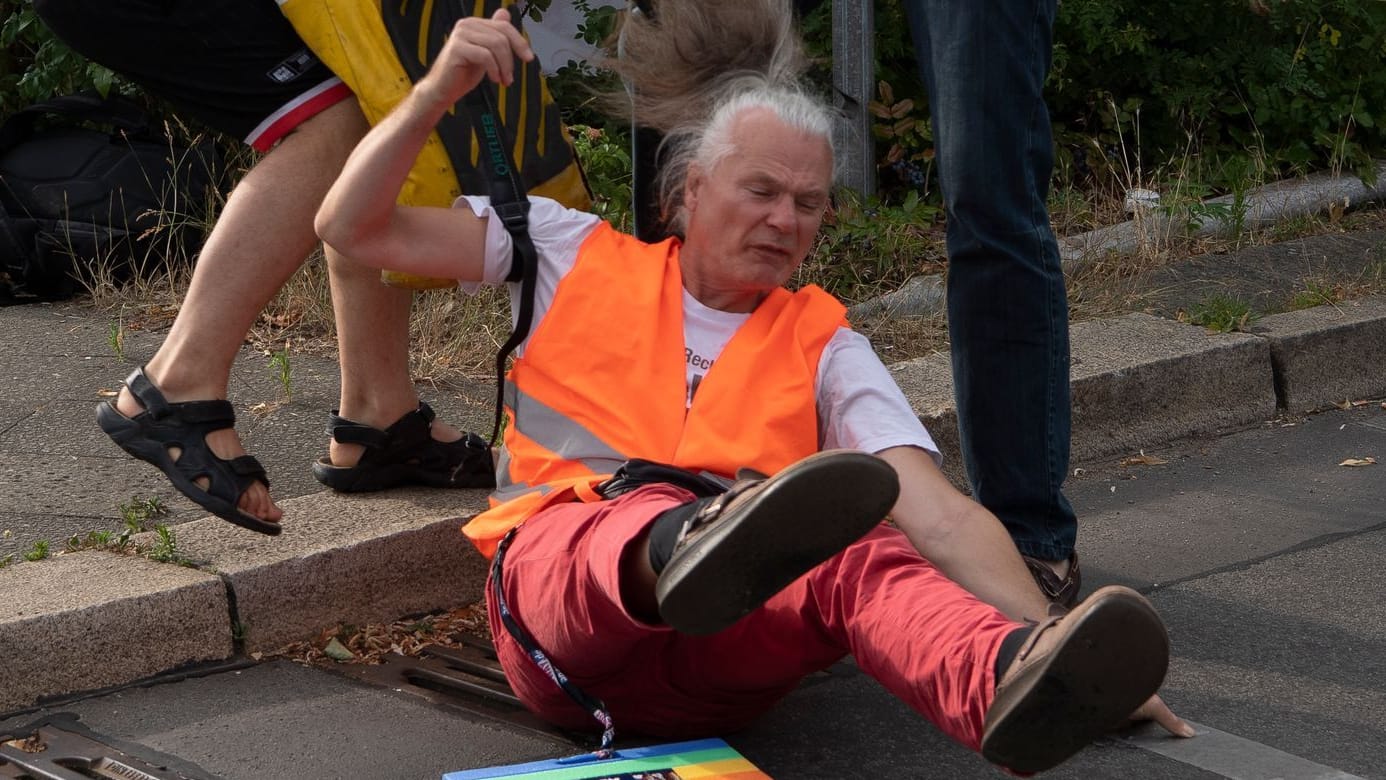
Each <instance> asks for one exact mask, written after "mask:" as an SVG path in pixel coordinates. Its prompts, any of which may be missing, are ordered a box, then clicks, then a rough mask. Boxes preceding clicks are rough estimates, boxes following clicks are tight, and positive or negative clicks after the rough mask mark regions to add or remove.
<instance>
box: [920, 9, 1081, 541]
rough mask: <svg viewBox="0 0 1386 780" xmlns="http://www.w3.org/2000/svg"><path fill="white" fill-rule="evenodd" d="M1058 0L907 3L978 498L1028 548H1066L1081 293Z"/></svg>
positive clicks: (962, 418)
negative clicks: (1058, 103) (1065, 251)
mask: <svg viewBox="0 0 1386 780" xmlns="http://www.w3.org/2000/svg"><path fill="white" fill-rule="evenodd" d="M1056 5H1057V3H1056V0H905V7H906V12H907V14H908V15H909V21H910V32H911V34H912V35H913V37H914V43H915V49H916V51H917V53H918V58H919V69H920V74H921V76H922V77H923V80H924V84H925V86H926V88H927V89H928V91H929V110H930V115H931V118H932V120H933V130H934V145H935V149H936V153H937V156H936V158H935V159H936V162H937V164H938V171H939V178H940V185H941V188H942V191H943V200H944V206H945V207H946V209H947V214H948V326H949V333H950V337H951V340H952V357H953V385H954V393H955V395H956V397H957V405H958V427H959V430H960V434H961V439H962V452H963V462H964V465H965V466H966V468H967V476H968V480H969V481H970V482H971V485H972V491H973V495H974V496H976V498H977V500H978V501H980V502H981V503H982V505H983V506H985V507H987V509H989V510H991V511H992V512H993V513H995V514H996V515H997V516H998V517H999V518H1000V519H1001V522H1002V523H1004V524H1005V526H1006V529H1007V530H1008V531H1010V534H1011V536H1012V538H1014V539H1015V542H1016V546H1017V547H1019V548H1020V551H1021V552H1022V553H1024V554H1026V555H1030V556H1034V557H1036V558H1044V559H1051V560H1055V559H1061V558H1066V557H1068V555H1069V554H1070V553H1071V552H1072V551H1073V544H1074V539H1075V537H1076V535H1077V520H1076V518H1075V516H1074V513H1073V507H1072V506H1071V505H1070V504H1069V502H1068V499H1066V498H1065V497H1064V495H1063V491H1062V487H1063V481H1064V477H1065V476H1066V474H1067V472H1068V458H1069V414H1070V410H1069V384H1068V383H1069V355H1068V299H1067V296H1066V293H1065V291H1064V276H1063V270H1062V268H1060V265H1059V251H1058V245H1057V244H1056V243H1055V240H1054V234H1053V231H1052V230H1051V229H1050V226H1049V213H1048V210H1047V208H1046V199H1047V198H1048V193H1049V177H1050V174H1051V172H1052V169H1053V164H1054V144H1053V138H1052V137H1051V134H1050V126H1049V112H1048V109H1047V108H1046V107H1045V104H1044V96H1043V94H1042V91H1043V87H1044V80H1045V77H1046V75H1047V73H1048V71H1049V65H1050V54H1051V46H1052V37H1053V24H1054V14H1055V11H1056Z"/></svg>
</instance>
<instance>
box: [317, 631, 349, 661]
mask: <svg viewBox="0 0 1386 780" xmlns="http://www.w3.org/2000/svg"><path fill="white" fill-rule="evenodd" d="M322 652H323V654H324V655H326V656H327V657H328V658H331V659H332V660H334V661H351V660H354V659H355V658H356V654H355V653H353V652H351V651H350V650H348V649H347V648H346V645H344V644H342V643H341V642H338V641H337V637H335V636H334V637H332V638H331V639H330V640H328V642H327V646H326V647H324V648H323V649H322Z"/></svg>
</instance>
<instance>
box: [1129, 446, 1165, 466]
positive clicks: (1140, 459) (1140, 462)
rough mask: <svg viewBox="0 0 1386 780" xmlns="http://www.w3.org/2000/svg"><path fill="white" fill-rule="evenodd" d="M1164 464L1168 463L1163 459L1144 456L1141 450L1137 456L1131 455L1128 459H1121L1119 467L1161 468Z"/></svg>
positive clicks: (1143, 451)
mask: <svg viewBox="0 0 1386 780" xmlns="http://www.w3.org/2000/svg"><path fill="white" fill-rule="evenodd" d="M1166 463H1169V461H1167V460H1165V459H1164V458H1157V457H1155V456H1154V455H1146V454H1145V450H1141V454H1139V455H1132V456H1131V457H1129V458H1122V459H1121V465H1123V466H1163V465H1165V464H1166Z"/></svg>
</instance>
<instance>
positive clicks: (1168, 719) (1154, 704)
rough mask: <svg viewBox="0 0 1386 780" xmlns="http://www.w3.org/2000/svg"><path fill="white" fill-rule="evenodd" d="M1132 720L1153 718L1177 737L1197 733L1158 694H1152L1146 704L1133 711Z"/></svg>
mask: <svg viewBox="0 0 1386 780" xmlns="http://www.w3.org/2000/svg"><path fill="white" fill-rule="evenodd" d="M1131 720H1132V721H1133V722H1139V721H1146V720H1153V721H1155V722H1156V723H1158V724H1160V726H1162V727H1163V728H1164V730H1165V731H1168V732H1169V733H1171V734H1173V735H1174V736H1176V737H1192V736H1194V733H1195V732H1194V729H1193V726H1190V725H1189V724H1187V723H1185V722H1184V720H1183V719H1182V718H1180V717H1179V716H1178V715H1175V714H1174V712H1173V711H1171V710H1170V708H1169V706H1168V705H1166V704H1165V703H1164V701H1163V700H1161V699H1160V696H1159V695H1158V694H1156V695H1155V696H1151V697H1150V698H1149V699H1147V700H1146V702H1145V704H1142V705H1141V706H1140V707H1139V708H1137V709H1136V711H1135V712H1133V713H1131Z"/></svg>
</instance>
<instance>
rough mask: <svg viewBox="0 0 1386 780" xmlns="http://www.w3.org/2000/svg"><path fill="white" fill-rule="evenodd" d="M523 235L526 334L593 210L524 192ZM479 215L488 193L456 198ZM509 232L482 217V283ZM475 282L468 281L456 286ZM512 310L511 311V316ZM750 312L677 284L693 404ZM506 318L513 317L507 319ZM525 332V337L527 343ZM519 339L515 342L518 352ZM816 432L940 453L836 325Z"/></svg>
mask: <svg viewBox="0 0 1386 780" xmlns="http://www.w3.org/2000/svg"><path fill="white" fill-rule="evenodd" d="M530 203H531V206H530V212H529V225H530V234H529V235H530V239H531V240H532V241H533V242H534V249H535V252H536V253H537V254H538V256H539V273H538V275H537V277H536V283H535V293H534V325H533V326H531V329H530V332H531V333H533V332H534V330H535V329H537V327H538V323H539V321H540V320H541V319H543V317H544V314H545V313H546V312H547V311H548V310H549V307H550V306H551V305H552V304H553V297H554V292H555V291H556V290H557V289H558V282H559V281H560V280H561V279H562V278H563V277H564V276H565V275H567V273H568V271H570V270H572V268H573V263H574V262H576V260H577V251H578V247H579V246H581V244H582V242H583V240H585V239H586V238H587V235H588V234H589V233H590V232H592V230H593V228H595V227H596V226H597V224H598V223H599V222H600V221H601V218H600V217H598V216H596V215H595V214H589V213H587V212H585V211H577V210H575V209H570V208H566V207H564V206H563V205H562V204H560V203H558V202H557V201H554V200H551V199H549V198H540V197H533V196H531V197H530ZM456 205H457V206H462V205H466V206H468V207H469V208H471V210H472V212H473V213H475V214H476V215H477V216H479V217H490V216H492V215H493V213H494V212H493V211H492V210H491V206H490V199H489V198H484V197H475V196H463V197H461V198H458V200H457V204H456ZM510 262H511V247H510V234H509V233H507V232H506V230H505V226H504V225H502V224H501V221H500V219H487V228H486V257H485V270H484V271H483V276H482V284H500V283H503V282H504V281H505V277H506V275H507V274H508V273H510ZM462 286H463V288H464V289H467V288H469V287H470V288H471V289H475V285H466V284H464V285H462ZM519 287H520V286H519V285H518V284H512V285H510V298H511V303H512V306H511V310H512V312H514V311H516V310H517V308H518V307H517V306H516V305H515V304H517V303H518V296H519V294H520V292H519ZM512 316H513V315H512ZM749 316H750V314H743V313H736V312H725V311H720V310H717V309H712V308H709V307H707V306H704V305H703V304H702V303H700V302H699V301H698V300H697V299H696V298H694V297H693V296H692V295H690V294H689V292H688V291H687V290H684V291H683V328H684V334H683V340H684V354H685V357H686V360H687V364H686V365H687V380H688V403H690V404H691V403H692V399H693V394H694V393H696V392H697V390H698V384H699V382H701V381H702V378H703V377H704V376H705V375H706V374H707V372H708V369H709V368H711V367H712V364H713V362H714V361H715V360H716V359H717V356H718V355H720V354H721V353H722V349H723V348H724V347H726V345H727V342H728V341H730V340H731V337H732V335H734V334H735V333H736V329H737V328H738V327H740V326H741V323H743V322H745V321H746V318H748V317H749ZM512 324H513V323H512ZM527 341H528V340H527V339H526V343H527ZM524 348H525V343H521V344H520V346H519V347H517V348H516V350H515V351H516V353H517V354H520V353H523V352H524ZM815 392H816V396H817V405H818V423H819V431H820V432H821V434H822V438H823V440H822V441H821V442H820V447H821V448H822V449H836V448H846V449H854V450H863V451H865V452H871V453H876V452H881V451H882V450H887V449H890V448H891V447H919V448H920V449H923V450H925V451H927V452H928V453H929V454H930V455H931V456H933V459H934V462H935V463H940V464H941V463H942V461H943V457H942V456H941V455H940V454H939V452H938V447H937V446H936V445H935V444H934V440H933V437H931V436H930V435H929V432H928V431H927V430H925V429H924V425H923V423H921V422H919V418H918V417H917V416H916V415H915V414H914V411H913V410H912V409H910V405H909V401H907V400H906V399H905V395H904V393H902V392H900V387H899V386H898V385H896V384H895V380H894V378H892V377H891V375H890V371H888V370H887V369H886V367H885V365H884V364H883V363H881V360H880V358H879V357H877V356H876V352H875V350H873V349H872V348H871V342H869V341H867V339H866V337H865V336H863V335H861V334H860V333H857V332H856V331H853V330H851V329H849V328H839V329H838V331H837V333H835V334H833V337H832V339H831V340H830V341H829V342H828V345H827V347H826V348H824V350H823V355H822V357H821V358H820V359H819V361H818V378H817V383H816V390H815Z"/></svg>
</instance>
